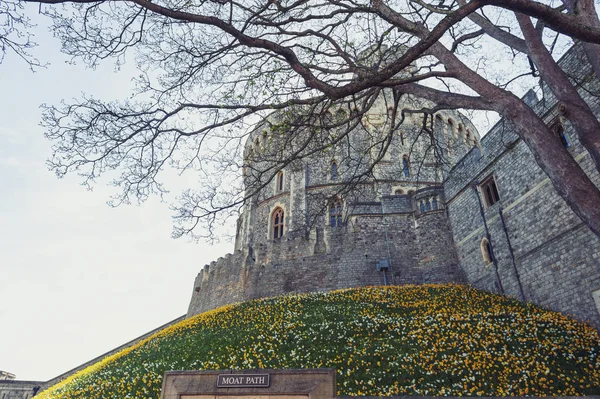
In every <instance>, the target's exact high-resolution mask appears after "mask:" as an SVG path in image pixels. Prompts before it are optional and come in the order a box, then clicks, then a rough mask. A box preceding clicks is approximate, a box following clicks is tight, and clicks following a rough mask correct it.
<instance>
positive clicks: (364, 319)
mask: <svg viewBox="0 0 600 399" xmlns="http://www.w3.org/2000/svg"><path fill="white" fill-rule="evenodd" d="M599 352H600V338H599V336H598V332H597V331H596V330H594V329H593V328H591V327H589V326H587V325H585V324H582V323H579V322H576V321H574V320H572V319H570V318H568V317H566V316H564V315H561V314H559V313H555V312H550V311H547V310H544V309H541V308H539V307H537V306H534V305H531V304H526V303H522V302H518V301H515V300H512V299H507V298H504V297H502V296H498V295H493V294H489V293H486V292H483V291H478V290H475V289H472V288H469V287H466V286H458V285H423V286H400V287H390V286H388V287H369V288H358V289H350V290H342V291H335V292H329V293H318V294H307V295H294V296H284V297H278V298H272V299H266V300H256V301H251V302H247V303H243V304H238V305H233V306H226V307H223V308H220V309H217V310H214V311H210V312H206V313H203V314H200V315H198V316H195V317H193V318H191V319H187V320H184V321H183V322H181V323H178V324H176V325H174V326H171V327H168V328H166V329H165V330H163V331H161V332H159V333H157V334H156V335H154V336H152V337H150V338H148V339H146V340H144V341H142V342H140V343H138V344H137V345H135V346H133V347H131V348H128V349H125V350H123V351H122V352H119V353H117V354H116V355H113V356H110V357H108V358H106V359H104V360H102V361H101V362H99V363H97V364H95V365H93V366H91V367H88V368H87V369H85V370H82V371H81V372H79V373H77V374H76V375H74V376H72V377H70V378H68V379H67V380H65V381H63V382H61V383H60V384H58V385H56V386H54V387H52V388H50V389H48V390H46V391H44V392H42V393H41V394H40V395H38V398H39V399H47V398H57V399H75V398H81V399H109V398H114V399H117V398H119V399H120V398H138V399H142V398H143V399H147V398H158V397H159V396H160V389H161V383H162V376H163V373H164V372H165V371H167V370H218V369H252V368H273V369H281V368H320V367H324V368H335V369H336V370H337V384H338V394H339V395H351V396H369V395H371V396H390V395H404V394H408V395H455V396H459V395H488V396H496V395H499V396H503V395H582V394H600V361H599V359H598V355H599Z"/></svg>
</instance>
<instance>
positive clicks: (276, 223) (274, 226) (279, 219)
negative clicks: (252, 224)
mask: <svg viewBox="0 0 600 399" xmlns="http://www.w3.org/2000/svg"><path fill="white" fill-rule="evenodd" d="M271 230H272V231H273V238H281V236H283V209H281V208H277V209H275V210H274V211H273V216H271Z"/></svg>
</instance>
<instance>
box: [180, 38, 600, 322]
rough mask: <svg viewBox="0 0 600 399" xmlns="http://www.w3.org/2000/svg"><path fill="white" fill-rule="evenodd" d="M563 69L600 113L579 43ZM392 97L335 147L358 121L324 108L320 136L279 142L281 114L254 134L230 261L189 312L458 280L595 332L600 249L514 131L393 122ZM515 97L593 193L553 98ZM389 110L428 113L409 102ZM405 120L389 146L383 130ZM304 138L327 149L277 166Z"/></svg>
mask: <svg viewBox="0 0 600 399" xmlns="http://www.w3.org/2000/svg"><path fill="white" fill-rule="evenodd" d="M561 65H562V66H563V68H565V69H566V70H567V72H568V73H569V75H570V76H573V77H574V78H576V79H578V81H581V82H585V83H584V84H583V85H581V86H580V87H581V89H580V92H581V93H582V95H583V96H584V98H585V99H586V100H587V101H588V102H589V103H590V104H591V105H592V106H593V107H594V110H595V111H596V112H598V113H599V114H600V108H599V106H598V98H597V96H594V94H593V93H598V89H599V87H600V86H599V82H598V81H597V80H596V79H595V78H594V75H593V73H592V72H591V68H589V67H582V66H584V65H587V63H586V61H585V54H583V53H582V52H581V51H580V50H579V48H578V47H574V48H572V49H571V50H570V51H569V52H568V53H567V54H566V55H565V56H564V57H563V58H562V60H561ZM391 97H392V95H391V94H390V93H387V92H384V93H383V94H381V95H380V96H379V98H377V99H376V100H375V102H374V105H373V106H372V107H371V108H370V109H369V111H368V112H367V113H366V114H364V115H362V116H359V117H361V123H360V124H359V125H358V126H356V127H355V128H354V129H353V130H352V131H351V132H350V134H348V136H347V137H345V138H344V139H343V140H339V141H337V142H336V141H335V136H334V135H335V131H336V130H335V129H336V120H343V119H347V118H344V117H343V116H344V115H341V116H339V115H338V114H339V113H340V112H341V113H345V112H350V113H352V112H358V111H355V110H352V109H349V110H345V109H337V110H335V109H333V110H331V111H329V110H328V111H326V112H325V113H323V112H320V113H319V118H320V119H321V120H320V123H321V125H322V126H323V128H322V129H317V130H315V129H308V128H306V127H303V126H298V127H297V128H295V129H291V131H292V132H293V133H294V134H293V135H291V134H290V129H289V128H288V129H287V130H286V131H284V132H283V133H279V132H278V130H277V127H278V126H281V125H285V123H284V122H282V119H285V118H284V117H279V116H275V117H272V118H271V119H270V120H269V121H268V122H265V123H263V124H262V125H261V126H260V127H259V128H257V129H255V130H254V131H253V132H252V133H251V134H250V136H249V137H248V139H247V142H246V147H245V151H244V155H245V163H244V174H245V178H246V185H247V192H246V195H247V197H248V198H250V199H249V200H248V201H246V204H245V206H244V209H243V212H242V215H241V217H240V218H239V220H238V229H237V234H236V242H235V252H234V253H233V254H229V255H226V256H225V257H223V258H220V259H219V260H217V261H215V262H212V263H211V264H209V265H206V266H204V268H203V269H202V270H201V271H200V273H199V274H198V276H197V278H196V281H195V283H194V291H193V294H192V299H191V302H190V306H189V309H188V313H187V316H188V317H190V316H192V315H194V314H197V313H201V312H204V311H206V310H209V309H213V308H215V307H218V306H221V305H225V304H229V303H234V302H240V301H246V300H249V299H254V298H263V297H269V296H275V295H281V294H286V293H297V292H311V291H327V290H333V289H338V288H347V287H356V286H364V285H380V284H423V283H461V284H471V285H473V286H475V287H478V288H482V289H485V290H489V291H494V292H498V293H502V294H506V295H511V296H514V297H516V298H518V299H521V300H526V301H530V302H534V303H536V304H539V305H542V306H545V307H548V308H551V309H554V310H557V311H561V312H564V313H568V314H571V315H573V316H575V317H576V318H578V319H581V320H589V321H590V322H591V323H592V324H593V325H594V326H597V327H598V326H600V313H599V310H600V240H599V238H598V237H597V236H595V235H594V234H593V233H592V232H591V231H590V230H589V229H588V228H587V227H586V226H585V225H584V224H583V223H582V222H581V220H580V219H579V218H578V217H577V216H576V215H575V214H574V213H573V212H572V211H571V210H570V208H569V207H568V206H567V205H566V203H565V202H564V201H563V200H562V199H561V198H560V197H559V196H558V194H557V193H556V192H555V190H554V188H553V186H552V184H551V183H550V181H549V179H548V178H547V177H546V176H545V175H544V173H543V172H542V171H541V169H540V168H539V167H538V166H537V164H536V163H535V160H534V158H533V155H532V154H531V152H530V151H529V150H528V148H527V147H526V145H525V143H523V142H522V141H521V139H520V138H519V137H518V135H517V134H516V131H515V127H514V126H512V125H511V124H510V123H508V122H507V121H505V120H500V121H499V122H498V123H497V124H496V125H495V126H494V127H493V128H492V129H491V130H490V131H489V132H488V133H487V134H486V135H485V136H484V137H483V138H482V139H480V137H479V134H478V132H477V131H476V130H475V128H474V127H473V125H472V124H471V123H470V122H469V120H468V119H467V118H465V117H464V116H463V115H461V114H459V113H458V112H456V111H438V112H436V113H435V115H434V117H432V118H430V119H428V120H426V121H424V120H423V116H422V114H406V115H403V116H400V115H398V113H397V114H396V115H394V117H391V116H390V115H391V114H392V113H393V111H394V109H395V108H394V107H390V104H395V103H394V101H393V99H392V98H391ZM524 100H525V102H526V103H527V104H528V105H529V106H531V107H532V108H533V109H534V110H535V111H536V112H537V113H538V114H539V115H541V116H542V117H543V118H544V120H545V121H546V122H547V123H548V125H549V126H551V127H552V130H553V131H554V132H555V135H554V136H553V137H549V138H548V139H549V140H561V141H562V143H563V145H564V146H565V147H566V148H567V149H568V151H569V152H570V153H571V154H572V155H573V157H574V158H575V159H576V160H577V161H578V162H579V163H580V164H581V165H582V167H583V169H584V170H585V171H586V172H587V173H588V175H589V176H591V177H592V179H593V180H594V181H595V183H596V184H597V185H600V176H599V175H598V172H597V171H596V170H595V168H594V165H593V162H592V160H591V158H590V157H589V156H588V155H587V152H586V151H585V149H584V148H583V147H582V146H581V145H580V143H579V142H578V140H577V136H576V134H575V133H574V132H573V131H572V129H571V126H570V124H569V122H568V110H562V109H561V110H559V109H557V106H556V101H555V100H554V99H553V95H552V93H551V92H550V91H549V90H544V92H543V98H542V99H541V100H540V99H538V98H537V97H536V95H535V93H534V92H533V91H530V92H529V93H527V94H526V96H525V97H524ZM396 103H397V104H398V106H397V109H421V108H429V109H431V108H433V106H434V104H431V103H428V102H427V101H425V100H422V99H418V98H413V97H410V96H406V95H404V96H402V97H401V98H400V99H399V101H396ZM400 118H403V119H402V123H401V124H400V125H399V127H398V131H397V132H396V133H395V134H394V135H392V136H391V138H389V136H388V135H387V134H388V133H389V131H390V129H389V125H390V124H391V123H394V122H393V121H394V120H397V119H400ZM318 123H319V122H317V124H318ZM330 126H331V127H330ZM338 128H339V126H338ZM342 128H345V129H347V127H342ZM332 132H333V133H332ZM290 136H293V137H292V138H290ZM307 136H310V137H312V140H313V141H317V142H324V141H326V140H328V139H329V140H330V141H332V142H333V144H332V145H331V146H328V147H325V150H322V149H321V150H319V151H316V150H315V151H313V152H312V153H311V152H310V151H306V152H308V153H309V155H308V156H307V157H305V158H302V159H300V160H294V159H292V160H291V161H288V163H287V164H280V163H277V162H276V161H274V160H279V159H281V158H282V156H281V154H284V155H285V156H286V157H288V158H289V157H290V154H291V153H294V152H298V153H299V151H296V149H297V148H301V147H302V146H303V145H305V143H306V142H307V140H306V139H305V138H306V137H307ZM331 136H334V138H333V139H332V138H331ZM374 159H377V160H379V162H378V163H377V165H376V166H375V167H374V168H373V169H372V170H367V169H368V167H369V166H370V165H371V163H372V162H373V160H374ZM599 206H600V204H599Z"/></svg>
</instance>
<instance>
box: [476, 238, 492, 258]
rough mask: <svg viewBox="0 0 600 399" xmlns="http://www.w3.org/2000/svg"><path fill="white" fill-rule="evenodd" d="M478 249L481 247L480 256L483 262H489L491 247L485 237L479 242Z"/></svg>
mask: <svg viewBox="0 0 600 399" xmlns="http://www.w3.org/2000/svg"><path fill="white" fill-rule="evenodd" d="M479 247H480V249H481V256H482V258H483V261H484V262H485V263H491V262H492V247H491V246H490V242H489V241H488V240H487V238H484V239H483V240H481V244H480V245H479Z"/></svg>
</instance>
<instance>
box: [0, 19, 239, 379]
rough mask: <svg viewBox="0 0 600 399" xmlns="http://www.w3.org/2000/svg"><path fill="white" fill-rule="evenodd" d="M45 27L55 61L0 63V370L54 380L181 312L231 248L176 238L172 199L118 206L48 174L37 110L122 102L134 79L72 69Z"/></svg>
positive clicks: (44, 54)
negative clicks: (90, 97) (39, 65)
mask: <svg viewBox="0 0 600 399" xmlns="http://www.w3.org/2000/svg"><path fill="white" fill-rule="evenodd" d="M38 31H39V32H40V33H41V34H38V35H37V42H38V43H39V45H40V46H39V47H38V48H37V49H35V50H34V51H35V54H36V55H37V57H38V58H39V59H40V60H42V61H48V62H50V63H51V65H50V66H49V67H48V68H46V69H43V70H39V71H38V72H36V73H32V72H31V71H30V70H29V69H28V68H27V66H26V65H25V64H24V63H23V62H22V61H21V60H19V59H17V57H15V56H14V55H13V54H8V56H7V57H6V59H5V60H4V62H3V63H2V64H0V93H2V95H1V96H0V190H1V193H2V194H1V195H0V370H5V371H8V372H11V373H14V374H16V375H17V378H18V379H31V380H47V379H50V378H52V377H54V376H56V375H58V374H61V373H63V372H65V371H67V370H69V369H71V368H73V367H76V366H78V365H79V364H81V363H83V362H85V361H87V360H89V359H91V358H93V357H95V356H98V355H100V354H102V353H104V352H106V351H108V350H110V349H112V348H114V347H116V346H118V345H121V344H123V343H125V342H127V341H129V340H131V339H133V338H135V337H137V336H139V335H141V334H143V333H145V332H147V331H149V330H151V329H153V328H155V327H158V326H159V325H161V324H164V323H166V322H168V321H170V320H172V319H174V318H176V317H178V316H180V315H182V314H184V313H185V312H186V311H187V305H188V301H189V299H190V297H191V293H192V289H193V281H194V278H195V276H196V274H197V273H198V271H199V270H200V269H201V267H202V266H203V265H204V264H205V263H208V262H210V261H212V260H215V259H217V258H218V257H219V256H222V255H224V254H226V253H227V252H231V251H232V250H233V244H231V243H227V242H225V243H222V244H220V245H217V246H213V247H211V246H208V245H206V244H203V243H200V244H195V243H189V242H188V241H187V240H186V239H180V240H173V239H171V238H170V233H171V219H170V218H171V211H170V210H169V209H168V204H165V203H160V201H158V200H157V199H154V200H153V201H150V202H148V203H146V204H144V205H142V206H122V207H120V208H116V209H115V208H110V207H109V206H108V205H106V201H107V200H108V199H109V196H110V194H111V192H112V191H111V188H110V187H107V186H105V185H98V186H97V187H96V188H95V189H94V191H93V192H90V191H87V190H86V189H85V188H84V187H82V186H80V185H79V181H78V180H77V178H76V177H70V178H65V179H62V180H59V179H57V178H56V177H55V176H54V174H53V173H52V172H49V171H48V169H47V168H46V166H45V160H46V159H47V158H48V157H49V155H50V144H49V142H48V141H47V140H46V139H45V138H44V137H43V129H42V128H41V127H40V126H38V124H39V122H40V115H41V112H40V109H39V105H40V104H42V103H48V104H57V103H58V102H59V101H60V100H61V99H70V98H73V97H77V96H79V95H80V93H81V92H83V91H85V92H87V93H93V94H94V95H95V96H98V97H101V98H104V99H122V98H124V97H126V96H127V95H128V94H129V91H128V90H127V88H128V86H129V76H130V75H128V73H127V71H125V73H119V74H115V73H113V68H112V66H111V65H106V66H105V67H103V68H99V69H98V70H95V71H92V70H86V69H85V68H84V67H83V66H81V65H78V66H72V65H69V64H67V63H65V61H66V60H67V59H66V58H65V57H64V56H63V55H61V54H60V52H59V49H60V44H59V43H58V42H57V41H56V40H55V39H53V38H52V37H51V36H50V35H49V34H48V33H47V31H46V30H45V29H43V28H42V27H40V29H38ZM129 72H131V71H129ZM173 194H176V193H175V192H174V193H173Z"/></svg>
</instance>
